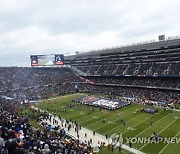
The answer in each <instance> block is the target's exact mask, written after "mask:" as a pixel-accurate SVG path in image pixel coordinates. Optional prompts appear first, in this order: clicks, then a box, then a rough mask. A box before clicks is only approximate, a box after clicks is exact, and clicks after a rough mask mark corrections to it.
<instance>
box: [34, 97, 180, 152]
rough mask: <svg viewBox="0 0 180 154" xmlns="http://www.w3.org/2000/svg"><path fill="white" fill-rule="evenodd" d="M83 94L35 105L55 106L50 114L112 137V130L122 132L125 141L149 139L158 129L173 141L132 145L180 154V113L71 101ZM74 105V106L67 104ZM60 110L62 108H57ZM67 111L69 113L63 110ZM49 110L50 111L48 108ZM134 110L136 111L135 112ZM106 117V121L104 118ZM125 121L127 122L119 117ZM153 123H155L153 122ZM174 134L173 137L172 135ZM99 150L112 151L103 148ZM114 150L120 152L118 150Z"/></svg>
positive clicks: (43, 108)
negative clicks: (114, 108) (101, 106)
mask: <svg viewBox="0 0 180 154" xmlns="http://www.w3.org/2000/svg"><path fill="white" fill-rule="evenodd" d="M82 95H83V94H73V95H65V96H60V97H57V98H53V99H51V100H46V101H42V102H41V103H39V104H38V105H36V107H38V108H40V109H42V110H46V111H47V109H52V110H51V113H53V114H55V115H58V116H61V117H62V118H64V119H67V120H70V119H71V120H74V121H76V122H77V123H78V124H79V125H81V126H82V127H85V128H87V129H90V130H92V131H95V132H97V133H99V134H102V135H106V134H107V135H108V136H110V135H111V134H113V133H122V135H123V144H127V145H129V143H127V141H128V140H127V138H128V139H130V138H141V139H142V138H148V137H150V136H151V135H152V134H153V132H156V133H157V134H159V136H161V137H166V138H167V139H169V140H168V141H170V139H171V141H172V139H173V141H172V143H169V142H164V141H161V142H159V143H153V142H152V143H146V142H145V143H135V142H136V141H135V139H134V140H132V141H133V142H132V148H135V149H138V150H140V151H142V152H144V153H149V154H156V153H162V154H169V153H173V154H179V153H180V140H179V139H180V112H179V111H173V112H172V113H171V112H170V111H164V110H162V109H159V112H158V113H156V114H154V115H152V114H149V113H142V112H141V111H140V109H141V108H142V107H145V106H142V105H139V104H131V105H129V106H127V107H124V108H121V109H118V110H115V111H109V110H105V109H103V110H99V109H98V108H94V111H91V109H92V107H89V106H86V105H80V104H77V103H74V102H72V100H73V99H75V98H79V97H81V96H82ZM69 104H73V107H72V108H69V107H68V105H69ZM54 109H60V110H62V111H55V110H54ZM63 110H66V112H63ZM48 112H49V111H48ZM134 112H135V113H134ZM102 118H105V122H103V121H102ZM122 119H123V120H124V121H125V125H124V124H123V123H121V121H120V120H122ZM151 123H152V125H151ZM172 137H174V138H172ZM100 153H111V152H110V151H107V149H106V148H103V149H102V151H100ZM112 153H118V150H115V151H114V152H112Z"/></svg>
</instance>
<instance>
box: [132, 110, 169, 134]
mask: <svg viewBox="0 0 180 154" xmlns="http://www.w3.org/2000/svg"><path fill="white" fill-rule="evenodd" d="M161 112H162V111H161ZM169 114H170V113H168V114H167V115H166V116H164V117H163V118H161V119H159V120H158V121H156V122H155V123H154V124H153V125H155V124H156V123H158V122H159V121H160V120H162V119H164V118H165V117H167V116H168V115H169ZM149 128H151V126H149V127H148V128H146V129H145V130H143V131H142V132H140V133H139V134H137V135H136V136H135V137H137V136H139V135H140V134H142V133H143V132H145V131H146V130H148V129H149Z"/></svg>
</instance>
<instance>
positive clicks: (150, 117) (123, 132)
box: [122, 111, 162, 134]
mask: <svg viewBox="0 0 180 154" xmlns="http://www.w3.org/2000/svg"><path fill="white" fill-rule="evenodd" d="M161 112H162V111H161ZM150 118H151V117H149V118H147V119H145V120H143V121H141V122H139V123H138V124H136V125H135V126H133V128H134V127H136V126H138V125H139V124H141V123H143V122H144V121H146V120H148V119H150ZM128 131H129V130H126V131H124V132H122V133H123V134H124V133H126V132H128Z"/></svg>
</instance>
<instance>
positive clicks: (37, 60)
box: [30, 54, 64, 66]
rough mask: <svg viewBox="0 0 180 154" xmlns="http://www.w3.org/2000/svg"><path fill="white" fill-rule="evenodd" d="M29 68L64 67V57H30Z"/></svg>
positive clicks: (60, 55) (58, 55)
mask: <svg viewBox="0 0 180 154" xmlns="http://www.w3.org/2000/svg"><path fill="white" fill-rule="evenodd" d="M30 58H31V66H55V65H64V55H62V54H57V55H54V54H53V55H31V57H30Z"/></svg>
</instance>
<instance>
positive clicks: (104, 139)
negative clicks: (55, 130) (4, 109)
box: [31, 106, 145, 154]
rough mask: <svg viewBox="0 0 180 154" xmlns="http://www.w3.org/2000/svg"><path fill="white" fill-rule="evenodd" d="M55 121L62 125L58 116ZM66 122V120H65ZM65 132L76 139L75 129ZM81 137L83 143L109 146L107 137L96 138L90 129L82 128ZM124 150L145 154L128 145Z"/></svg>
mask: <svg viewBox="0 0 180 154" xmlns="http://www.w3.org/2000/svg"><path fill="white" fill-rule="evenodd" d="M31 107H32V108H34V109H35V110H38V108H35V107H34V106H31ZM40 111H41V112H44V111H43V110H41V109H40ZM50 115H52V114H51V113H50ZM52 118H53V119H56V120H58V124H59V123H61V121H60V120H59V118H58V117H57V116H53V117H52ZM61 119H63V118H61ZM63 120H64V119H63ZM51 121H53V120H51ZM48 123H50V122H49V121H48ZM50 124H51V125H53V123H50ZM53 126H56V125H53ZM64 129H65V130H66V132H67V133H68V134H69V135H71V136H73V137H75V138H76V136H77V135H76V132H74V129H73V128H72V129H70V131H67V128H64ZM85 133H86V134H87V137H89V138H87V137H84V134H85ZM79 137H80V140H81V141H83V142H85V140H86V141H87V140H88V139H90V138H91V139H92V140H93V142H94V143H96V144H97V143H98V141H102V142H105V143H106V145H107V144H108V140H107V139H106V138H105V136H103V135H100V134H98V133H96V135H95V136H94V135H93V131H91V130H89V129H86V128H84V127H82V128H81V130H79ZM122 148H123V149H126V150H128V151H130V152H132V153H135V154H145V153H143V152H141V151H139V150H137V149H134V148H130V147H129V146H127V145H124V144H123V145H122Z"/></svg>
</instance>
